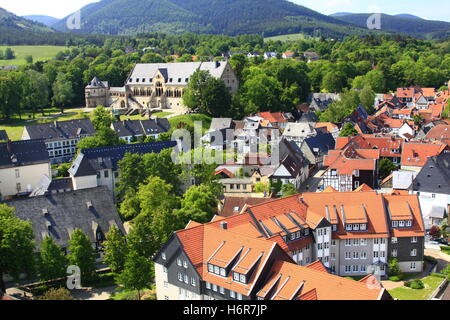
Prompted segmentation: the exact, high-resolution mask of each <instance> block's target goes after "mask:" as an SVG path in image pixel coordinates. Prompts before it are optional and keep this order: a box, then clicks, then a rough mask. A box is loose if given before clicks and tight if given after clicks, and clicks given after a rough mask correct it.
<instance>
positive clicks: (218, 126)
mask: <svg viewBox="0 0 450 320" xmlns="http://www.w3.org/2000/svg"><path fill="white" fill-rule="evenodd" d="M232 124H233V119H231V118H213V119H212V120H211V126H210V127H209V132H214V131H218V130H222V129H230V128H231V127H232Z"/></svg>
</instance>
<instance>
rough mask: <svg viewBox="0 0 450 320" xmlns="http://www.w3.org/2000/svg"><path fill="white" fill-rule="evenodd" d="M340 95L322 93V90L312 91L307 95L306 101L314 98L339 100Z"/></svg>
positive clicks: (311, 100)
mask: <svg viewBox="0 0 450 320" xmlns="http://www.w3.org/2000/svg"><path fill="white" fill-rule="evenodd" d="M340 99H341V96H340V95H339V93H323V92H313V93H311V94H310V95H309V97H308V102H309V103H311V102H313V101H314V100H318V101H328V100H332V101H335V100H340Z"/></svg>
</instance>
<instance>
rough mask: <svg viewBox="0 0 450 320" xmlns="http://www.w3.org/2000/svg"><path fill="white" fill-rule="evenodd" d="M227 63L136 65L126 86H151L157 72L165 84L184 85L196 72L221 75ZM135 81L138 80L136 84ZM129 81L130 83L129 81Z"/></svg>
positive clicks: (215, 75) (218, 76)
mask: <svg viewBox="0 0 450 320" xmlns="http://www.w3.org/2000/svg"><path fill="white" fill-rule="evenodd" d="M226 65H227V62H223V61H222V62H219V61H217V62H216V61H214V62H177V63H138V64H136V66H135V67H134V69H133V71H132V73H131V75H130V77H129V78H128V79H127V82H126V83H127V84H151V83H152V79H153V78H154V77H155V76H156V74H157V72H158V71H159V72H161V74H162V75H163V77H164V80H165V82H166V84H168V85H175V86H176V85H186V84H187V83H188V82H189V78H190V77H191V76H192V74H193V73H194V72H195V71H197V70H206V71H209V73H210V74H211V75H212V76H213V77H215V78H220V77H222V75H223V72H224V70H225V67H226ZM136 79H139V81H138V82H137V81H136ZM130 80H131V81H130Z"/></svg>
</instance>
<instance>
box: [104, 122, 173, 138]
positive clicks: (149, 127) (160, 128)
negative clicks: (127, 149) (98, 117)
mask: <svg viewBox="0 0 450 320" xmlns="http://www.w3.org/2000/svg"><path fill="white" fill-rule="evenodd" d="M112 127H113V129H114V131H115V132H116V133H117V135H118V136H119V137H130V136H143V135H145V136H149V135H155V134H161V133H163V132H167V131H169V129H170V123H169V120H167V119H166V118H161V119H160V118H156V119H149V120H125V121H117V122H113V123H112Z"/></svg>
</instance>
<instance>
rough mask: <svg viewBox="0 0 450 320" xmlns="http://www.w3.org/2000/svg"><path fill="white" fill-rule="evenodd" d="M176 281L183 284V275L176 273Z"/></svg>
mask: <svg viewBox="0 0 450 320" xmlns="http://www.w3.org/2000/svg"><path fill="white" fill-rule="evenodd" d="M178 281H180V282H183V275H182V274H181V272H178Z"/></svg>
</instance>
